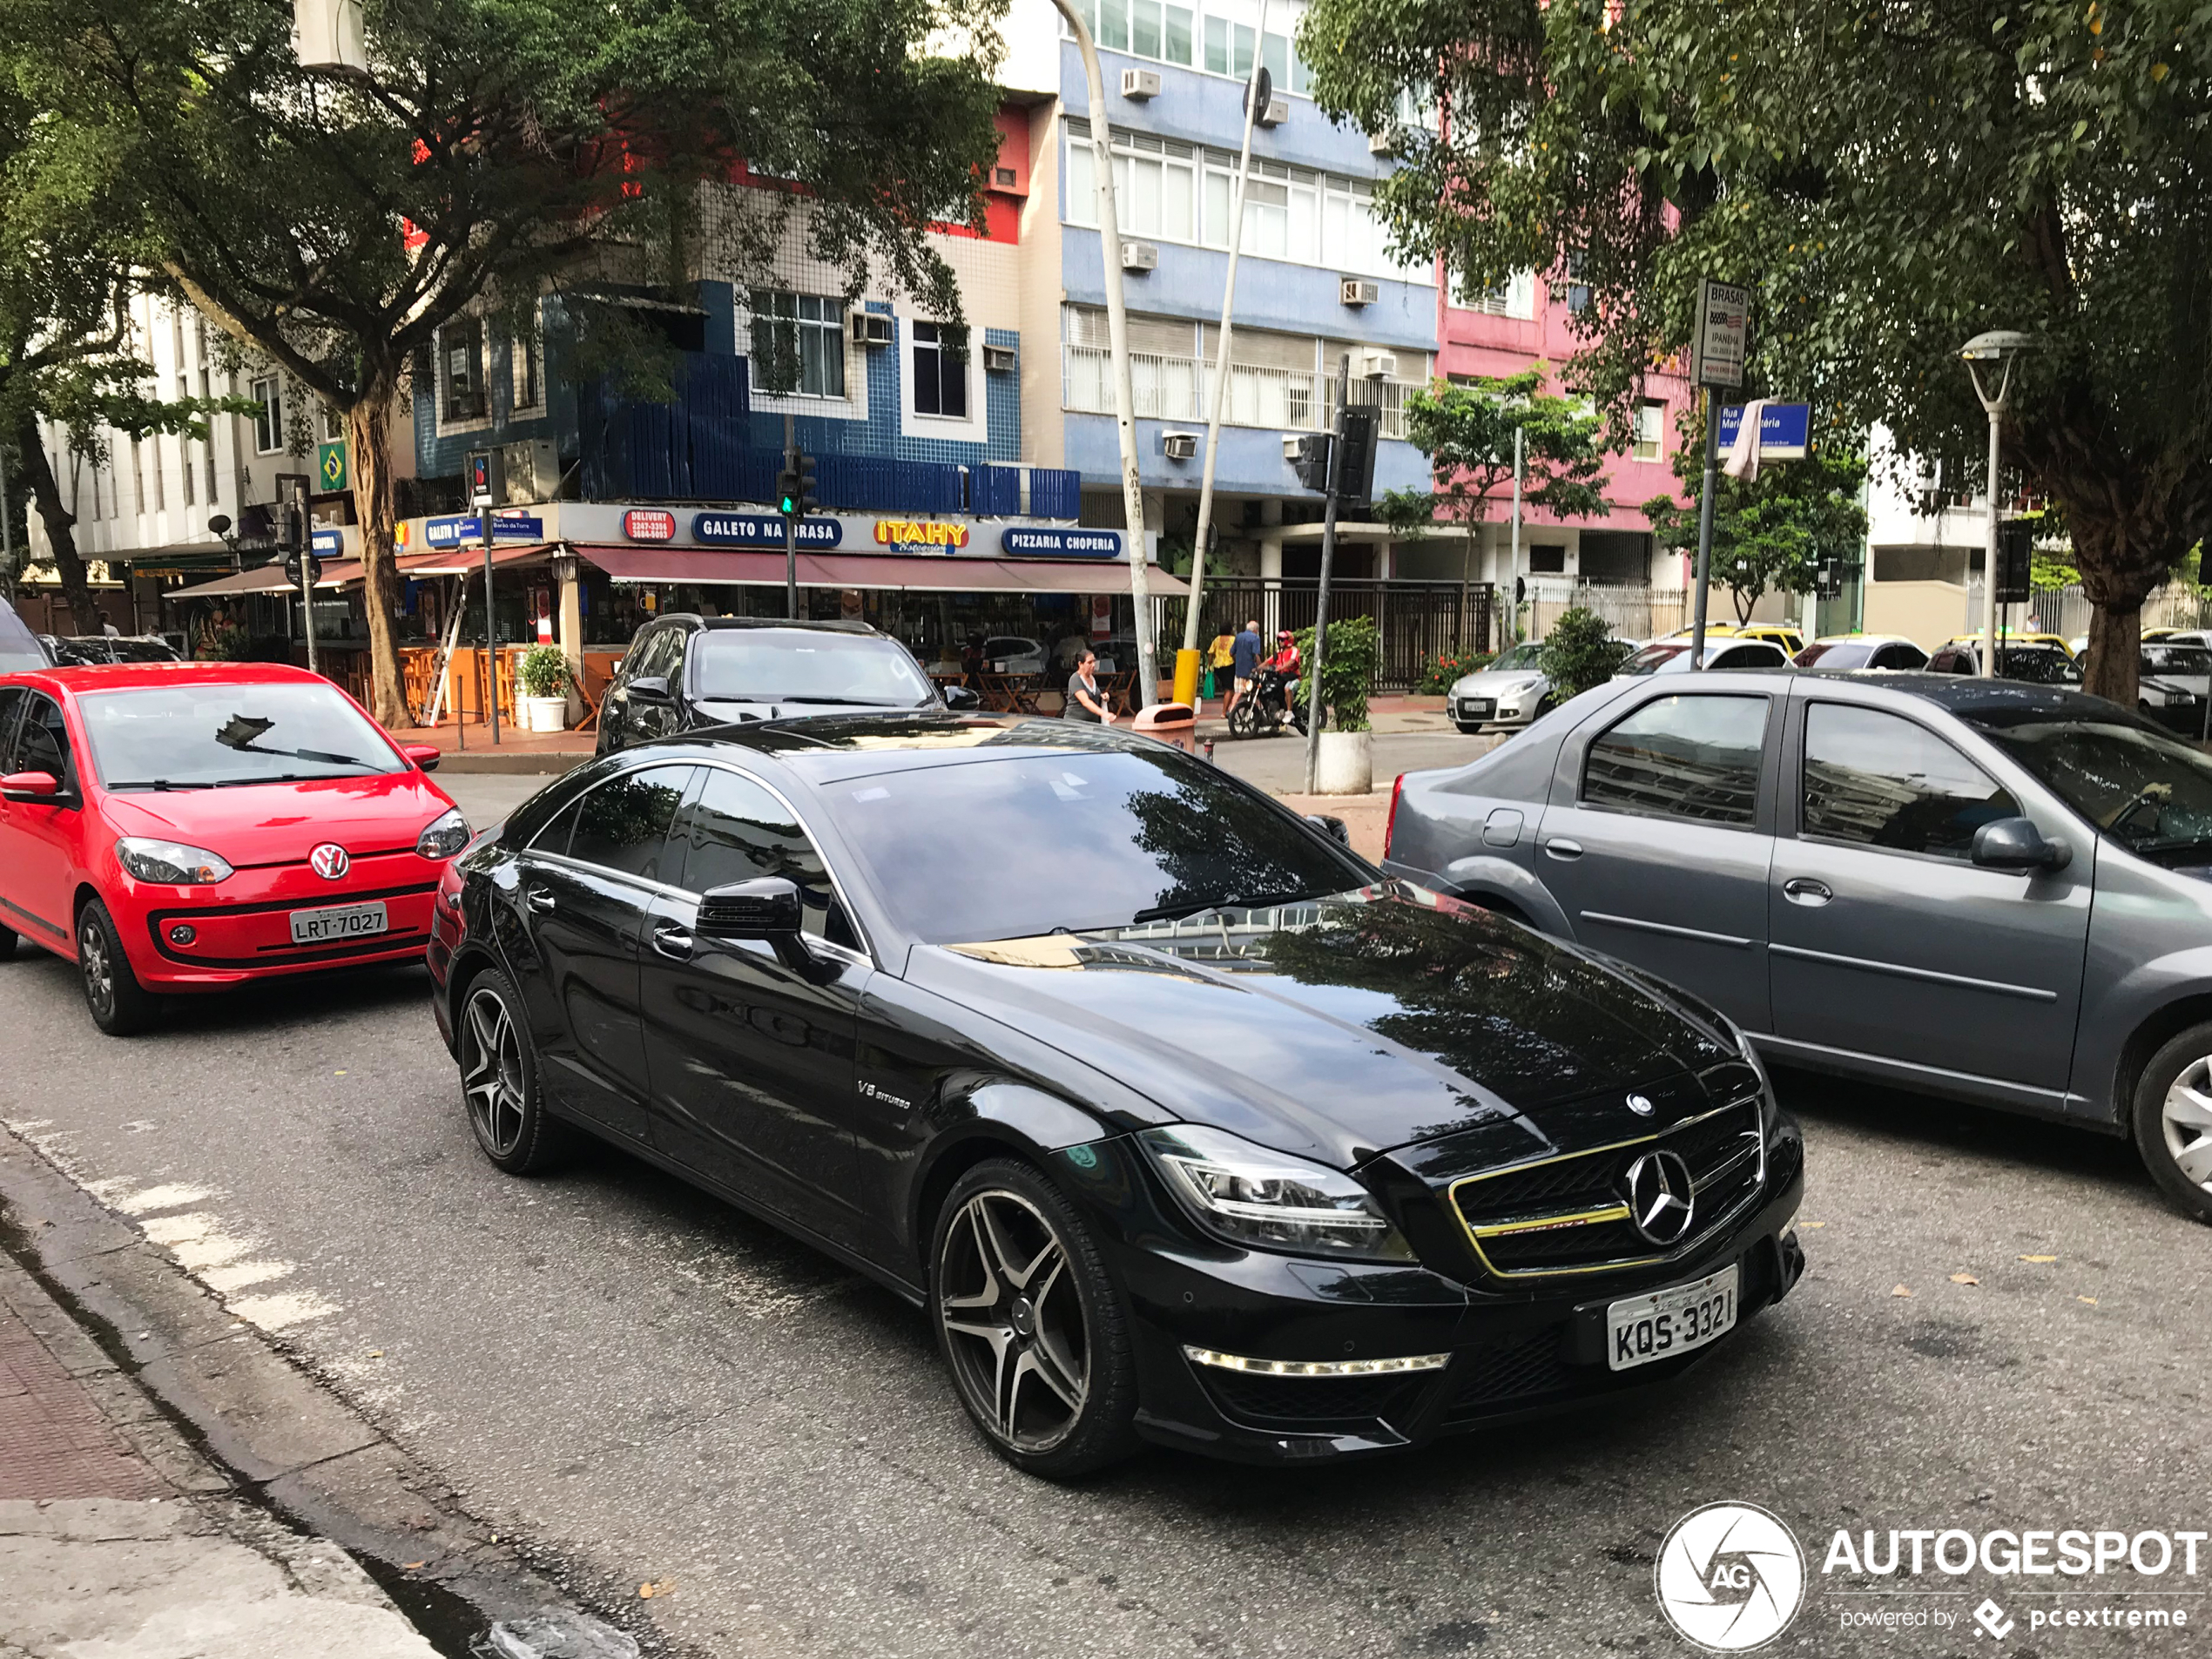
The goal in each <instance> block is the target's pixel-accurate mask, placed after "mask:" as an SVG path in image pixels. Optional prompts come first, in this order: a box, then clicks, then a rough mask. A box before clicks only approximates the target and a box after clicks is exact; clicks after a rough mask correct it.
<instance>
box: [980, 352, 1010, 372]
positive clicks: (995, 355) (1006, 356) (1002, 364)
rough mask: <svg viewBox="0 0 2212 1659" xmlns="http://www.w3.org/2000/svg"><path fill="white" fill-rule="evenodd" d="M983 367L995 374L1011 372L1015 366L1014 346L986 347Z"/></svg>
mask: <svg viewBox="0 0 2212 1659" xmlns="http://www.w3.org/2000/svg"><path fill="white" fill-rule="evenodd" d="M983 367H984V368H986V369H988V371H989V372H990V373H992V374H1012V373H1013V372H1014V368H1015V363H1014V347H1011V346H986V347H983Z"/></svg>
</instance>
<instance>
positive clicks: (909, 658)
mask: <svg viewBox="0 0 2212 1659" xmlns="http://www.w3.org/2000/svg"><path fill="white" fill-rule="evenodd" d="M977 700H978V699H977V698H976V696H975V693H974V692H973V691H969V690H968V688H967V687H965V686H959V685H955V686H952V687H950V688H948V690H947V691H945V692H944V694H943V695H942V696H940V695H939V693H938V691H937V687H936V685H934V683H933V682H932V681H931V680H930V678H929V677H928V676H927V674H924V673H923V672H922V671H921V664H918V663H916V662H915V661H914V653H913V652H911V651H908V650H907V648H906V647H905V646H904V645H902V644H900V643H899V642H898V641H897V640H895V639H894V638H892V637H890V635H888V634H885V633H879V632H878V631H876V630H874V629H873V628H871V627H869V626H868V625H867V624H866V623H859V622H787V621H784V620H781V619H779V618H772V617H695V616H673V617H659V618H658V619H656V620H654V621H652V622H649V623H647V624H645V625H644V627H643V628H640V629H639V630H638V631H637V637H636V638H635V639H633V640H631V642H630V654H629V655H628V656H626V657H624V658H623V659H622V666H621V668H620V670H619V671H617V674H616V676H615V680H614V683H613V684H612V685H610V686H608V687H607V695H606V697H605V698H604V701H602V702H601V704H600V705H599V747H598V752H599V753H601V754H603V755H604V754H611V753H612V752H614V751H616V750H617V749H622V748H626V747H628V746H629V745H631V744H633V743H643V742H645V741H646V740H647V739H649V738H664V737H667V736H670V735H671V733H674V732H689V731H694V730H697V729H698V728H699V727H702V726H712V725H732V724H734V723H736V722H738V721H741V720H788V719H791V718H794V717H797V716H802V715H809V714H831V713H840V712H844V713H849V712H851V711H853V710H854V709H882V710H909V709H910V710H914V711H920V712H939V711H943V710H945V709H948V708H950V709H955V710H960V709H972V708H974V707H975V706H976V704H977Z"/></svg>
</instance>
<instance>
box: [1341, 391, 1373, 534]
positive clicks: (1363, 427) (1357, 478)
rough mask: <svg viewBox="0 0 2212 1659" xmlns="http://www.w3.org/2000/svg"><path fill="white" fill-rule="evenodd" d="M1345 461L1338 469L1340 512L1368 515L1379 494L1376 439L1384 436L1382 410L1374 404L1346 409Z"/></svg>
mask: <svg viewBox="0 0 2212 1659" xmlns="http://www.w3.org/2000/svg"><path fill="white" fill-rule="evenodd" d="M1343 422H1344V460H1343V462H1342V463H1341V464H1340V465H1339V467H1338V468H1337V511H1338V513H1339V515H1340V516H1343V517H1345V518H1355V519H1359V518H1366V517H1368V516H1371V514H1372V510H1373V509H1372V508H1371V507H1369V506H1368V505H1367V504H1366V503H1367V502H1371V501H1372V499H1373V497H1374V493H1375V440H1376V438H1377V437H1378V436H1379V435H1380V428H1381V425H1382V411H1381V410H1379V409H1378V408H1375V407H1374V405H1372V403H1362V404H1355V405H1353V406H1352V408H1348V409H1346V410H1345V412H1344V415H1343Z"/></svg>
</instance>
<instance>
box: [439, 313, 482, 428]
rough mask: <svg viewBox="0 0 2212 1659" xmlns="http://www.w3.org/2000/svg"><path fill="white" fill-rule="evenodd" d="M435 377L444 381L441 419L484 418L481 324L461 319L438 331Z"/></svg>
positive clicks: (466, 318) (469, 319) (477, 321)
mask: <svg viewBox="0 0 2212 1659" xmlns="http://www.w3.org/2000/svg"><path fill="white" fill-rule="evenodd" d="M438 359H439V363H438V367H439V378H440V379H441V380H442V381H444V382H445V405H444V412H443V415H442V419H444V420H448V421H481V420H482V419H483V418H484V415H485V409H484V325H483V320H482V318H480V317H463V318H462V319H461V320H458V321H455V322H449V323H448V324H447V325H446V326H445V327H442V328H441V329H439V330H438Z"/></svg>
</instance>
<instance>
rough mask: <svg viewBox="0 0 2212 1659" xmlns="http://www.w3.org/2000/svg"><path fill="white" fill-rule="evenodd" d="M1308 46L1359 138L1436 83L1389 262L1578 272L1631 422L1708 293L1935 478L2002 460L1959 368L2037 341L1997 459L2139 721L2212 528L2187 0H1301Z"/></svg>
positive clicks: (2199, 107) (2197, 90)
mask: <svg viewBox="0 0 2212 1659" xmlns="http://www.w3.org/2000/svg"><path fill="white" fill-rule="evenodd" d="M1300 44H1301V46H1302V48H1303V50H1304V53H1305V57H1306V60H1307V61H1308V62H1309V63H1312V64H1313V65H1314V66H1315V75H1316V85H1315V94H1316V96H1317V98H1318V99H1319V101H1320V103H1321V105H1322V106H1323V107H1324V108H1325V109H1327V110H1330V111H1337V112H1341V113H1345V114H1348V115H1350V116H1352V117H1353V118H1356V119H1357V120H1358V121H1359V123H1360V125H1363V126H1365V127H1366V128H1367V129H1368V130H1369V131H1371V132H1376V131H1382V130H1384V129H1386V128H1389V127H1392V126H1393V125H1394V122H1393V115H1392V105H1393V101H1394V99H1395V98H1396V96H1397V94H1398V93H1399V91H1400V89H1401V88H1404V87H1407V86H1420V87H1424V88H1427V87H1431V86H1433V98H1434V102H1435V105H1436V107H1437V108H1438V109H1439V111H1440V112H1441V115H1442V117H1443V118H1442V120H1441V121H1440V124H1439V130H1438V131H1437V132H1414V133H1410V134H1406V135H1403V136H1402V138H1400V141H1399V145H1398V148H1399V152H1400V153H1401V154H1402V155H1403V156H1404V157H1405V165H1402V166H1401V167H1400V169H1399V171H1398V172H1396V173H1395V174H1394V175H1393V177H1392V178H1391V179H1389V180H1388V181H1387V183H1386V185H1384V186H1383V187H1382V188H1381V190H1380V192H1379V201H1380V205H1381V211H1382V212H1383V213H1384V215H1385V217H1386V219H1387V222H1388V224H1389V226H1390V230H1391V235H1392V237H1393V242H1394V244H1395V246H1396V248H1397V249H1398V250H1399V251H1400V252H1408V251H1410V252H1416V253H1431V252H1440V253H1442V254H1443V255H1444V257H1445V258H1446V260H1447V261H1448V262H1449V263H1450V264H1451V265H1452V266H1453V267H1454V268H1455V269H1456V270H1458V271H1460V272H1461V273H1464V274H1465V276H1466V277H1467V279H1469V280H1474V281H1495V280H1499V279H1501V278H1502V277H1504V276H1506V275H1507V273H1511V272H1514V271H1521V270H1530V269H1534V270H1537V271H1553V270H1557V269H1559V268H1561V266H1562V265H1563V264H1564V262H1565V261H1566V260H1568V258H1569V257H1570V256H1572V257H1573V258H1575V260H1576V261H1577V265H1578V273H1577V278H1576V280H1578V281H1579V282H1582V283H1585V284H1587V285H1588V287H1589V289H1590V291H1591V293H1592V296H1593V300H1594V303H1593V304H1592V305H1591V306H1590V307H1588V308H1587V309H1585V310H1584V311H1583V313H1582V314H1581V318H1580V319H1579V323H1580V326H1581V327H1582V328H1583V329H1584V331H1585V332H1584V334H1583V336H1582V337H1583V339H1584V341H1585V342H1586V343H1585V348H1584V351H1583V353H1582V354H1580V355H1579V356H1578V360H1577V363H1576V365H1575V372H1576V373H1577V374H1578V376H1579V375H1581V374H1587V375H1588V379H1589V381H1590V383H1591V384H1592V386H1593V387H1594V388H1595V389H1596V391H1597V392H1598V394H1599V395H1600V396H1601V397H1602V398H1603V399H1604V400H1606V401H1607V403H1608V408H1609V409H1610V410H1611V411H1612V412H1613V413H1614V415H1615V418H1616V419H1624V418H1625V412H1626V408H1627V406H1628V404H1629V402H1630V401H1632V400H1633V398H1634V396H1635V385H1636V383H1637V382H1638V381H1639V380H1640V379H1641V377H1642V375H1643V374H1644V373H1645V372H1646V371H1647V369H1648V368H1649V366H1650V365H1652V364H1653V363H1655V362H1658V361H1663V360H1665V359H1667V358H1669V357H1670V356H1672V355H1673V354H1676V353H1677V352H1679V351H1680V350H1681V349H1682V348H1683V347H1684V346H1685V345H1686V344H1687V342H1688V341H1689V332H1690V327H1691V314H1692V308H1693V306H1694V294H1695V289H1696V279H1697V278H1698V277H1699V276H1701V275H1704V274H1711V275H1715V276H1721V277H1724V278H1729V279H1731V280H1737V281H1740V282H1746V283H1749V284H1750V285H1751V286H1752V287H1753V288H1754V291H1755V303H1754V309H1753V323H1754V328H1753V334H1752V347H1751V361H1750V379H1751V381H1753V383H1754V386H1755V387H1757V388H1775V389H1777V391H1782V392H1788V393H1791V394H1794V395H1798V396H1804V397H1810V398H1811V399H1812V400H1813V401H1815V403H1816V405H1817V408H1816V415H1822V414H1828V415H1833V416H1834V418H1835V419H1836V420H1837V421H1838V423H1839V424H1841V425H1842V426H1844V427H1845V428H1852V429H1858V430H1867V429H1870V428H1871V427H1872V426H1873V425H1874V424H1875V423H1877V422H1880V423H1883V424H1885V425H1886V426H1887V427H1888V428H1889V429H1890V430H1891V432H1892V434H1893V435H1894V436H1895V438H1896V439H1897V441H1898V445H1899V447H1900V448H1901V450H1902V451H1904V452H1905V453H1908V454H1912V455H1919V456H1923V457H1932V458H1939V459H1942V460H1945V461H1946V462H1948V463H1950V464H1949V466H1948V467H1947V469H1946V470H1947V473H1948V474H1949V475H1953V476H1956V475H1959V471H1960V469H1962V468H1963V469H1964V470H1965V472H1966V474H1967V475H1973V472H1974V471H1975V469H1976V468H1977V466H1978V464H1979V456H1980V455H1982V453H1983V452H1984V447H1985V445H1986V420H1985V417H1984V415H1983V414H1982V412H1981V410H1980V408H1979V405H1978V404H1977V403H1976V402H1975V401H1974V400H1973V395H1972V388H1971V387H1970V385H1969V383H1968V381H1967V377H1966V370H1965V368H1964V367H1963V366H1962V365H1961V364H1960V363H1959V361H1958V352H1959V347H1960V346H1961V345H1962V344H1963V343H1964V342H1965V341H1966V340H1967V339H1969V338H1970V337H1972V336H1973V335H1975V334H1979V333H1981V332H1983V331H1984V330H1986V329H1991V328H2013V329H2018V330H2021V331H2023V332H2026V333H2028V334H2033V335H2035V336H2037V337H2038V339H2039V341H2040V349H2038V350H2037V351H2035V352H2033V354H2030V355H2029V356H2028V357H2027V360H2026V361H2024V362H2023V363H2022V365H2021V368H2020V373H2019V374H2018V376H2017V378H2016V381H2015V385H2014V388H2013V403H2012V406H2011V408H2010V409H2009V410H2008V412H2007V415H2006V421H2005V430H2004V442H2005V453H2006V462H2007V464H2008V465H2009V466H2012V467H2016V468H2018V469H2019V472H2020V476H2021V477H2022V478H2023V479H2024V480H2025V481H2026V482H2027V484H2028V485H2029V487H2030V488H2031V489H2033V491H2034V492H2035V493H2037V494H2047V495H2048V496H2053V497H2054V498H2055V499H2056V500H2057V501H2058V502H2060V504H2061V505H2062V507H2063V509H2064V516H2065V521H2066V524H2067V529H2068V531H2069V532H2070V534H2071V536H2072V537H2073V541H2074V552H2075V555H2076V557H2077V560H2078V563H2079V564H2080V570H2081V579H2082V585H2083V587H2084V589H2085V590H2086V591H2087V594H2088V597H2089V598H2090V600H2091V602H2092V603H2093V604H2094V607H2095V611H2094V623H2093V625H2092V628H2091V631H2090V646H2089V662H2088V669H2087V683H2088V685H2089V687H2090V689H2091V690H2093V691H2098V692H2101V693H2102V694H2103V695H2105V696H2107V697H2110V698H2114V700H2116V701H2119V702H2121V703H2122V704H2124V705H2127V706H2128V707H2131V708H2132V707H2133V706H2134V704H2135V671H2136V650H2135V641H2136V637H2137V632H2138V620H2139V614H2138V613H2139V611H2140V609H2141V604H2142V600H2143V598H2144V597H2145V595H2146V594H2148V592H2149V590H2151V589H2152V588H2153V587H2155V585H2156V584H2157V583H2159V582H2160V581H2161V579H2162V578H2163V577H2164V576H2165V575H2166V573H2167V572H2168V570H2171V569H2172V568H2173V567H2174V565H2175V563H2176V562H2177V561H2178V560H2179V559H2180V558H2181V556H2182V555H2183V553H2184V552H2185V551H2186V550H2188V547H2189V546H2190V545H2191V544H2192V543H2195V541H2197V540H2198V539H2199V538H2201V537H2202V536H2204V535H2205V534H2206V533H2207V532H2208V530H2212V330H2208V329H2207V328H2206V327H2205V326H2204V319H2205V318H2206V316H2207V315H2208V314H2212V258H2209V257H2208V254H2209V253H2212V206H2208V198H2207V195H2206V192H2205V182H2204V181H2205V179H2206V178H2207V177H2208V173H2212V119H2208V107H2212V104H2209V100H2208V86H2212V29H2207V28H2206V27H2205V25H2204V19H2203V15H2202V10H2201V6H2200V3H2199V0H2127V3H2124V4H2118V5H2115V4H2114V3H2113V0H2087V3H2083V0H1959V3H1957V4H1953V5H1949V6H1939V7H1928V6H1920V7H1905V8H1897V7H1869V6H1866V5H1864V4H1860V3H1858V0H1784V3H1780V4H1776V5H1770V6H1764V7H1730V8H1723V9H1716V8H1714V7H1712V6H1710V5H1708V4H1705V3H1703V0H1553V3H1549V4H1545V5H1540V4H1537V3H1534V0H1470V3H1467V4H1445V3H1427V0H1404V3H1398V4H1393V5H1388V6H1384V7H1379V8H1378V7H1376V6H1374V5H1372V4H1369V3H1366V0H1318V3H1316V4H1315V5H1314V7H1313V8H1312V10H1311V11H1310V12H1309V13H1308V14H1307V17H1306V19H1305V24H1304V25H1303V29H1302V32H1301V36H1300ZM1985 482H1993V483H1995V484H1997V485H1998V486H1999V487H1998V488H1997V489H1993V491H1992V493H1993V495H1999V496H2001V495H2002V493H2003V489H2002V485H2003V483H2004V481H2003V480H1997V481H1985Z"/></svg>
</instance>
